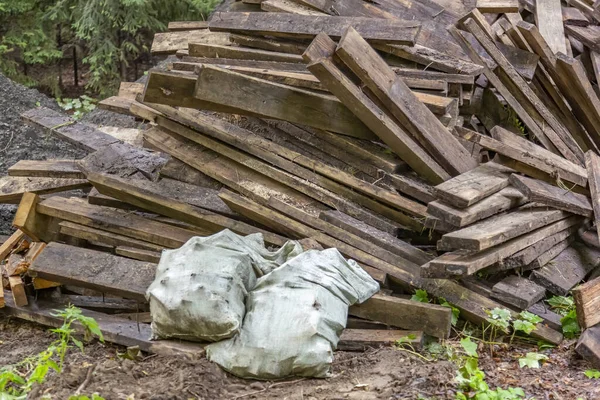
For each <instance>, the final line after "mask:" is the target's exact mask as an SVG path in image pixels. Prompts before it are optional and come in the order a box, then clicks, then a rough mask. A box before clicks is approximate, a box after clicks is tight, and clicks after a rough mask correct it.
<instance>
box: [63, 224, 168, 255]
mask: <svg viewBox="0 0 600 400" xmlns="http://www.w3.org/2000/svg"><path fill="white" fill-rule="evenodd" d="M60 232H61V233H63V234H65V235H68V236H73V237H76V238H79V239H84V240H88V241H91V242H98V243H103V244H106V245H109V246H115V247H116V246H128V247H135V248H139V249H144V250H153V251H162V250H164V249H165V247H164V246H159V245H156V244H152V243H150V242H145V241H143V240H139V239H134V238H131V237H127V236H124V235H119V234H116V233H114V232H108V231H104V230H102V229H96V228H91V227H89V226H85V225H80V224H76V223H73V222H69V221H63V222H61V223H60Z"/></svg>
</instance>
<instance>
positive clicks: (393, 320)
mask: <svg viewBox="0 0 600 400" xmlns="http://www.w3.org/2000/svg"><path fill="white" fill-rule="evenodd" d="M348 314H350V315H353V316H355V317H360V318H365V319H368V320H374V321H379V322H383V323H384V324H387V325H391V326H397V327H399V328H403V329H419V330H422V331H423V332H424V333H426V334H428V335H431V336H435V337H438V338H447V337H448V336H449V335H450V328H451V326H452V325H451V321H452V312H451V310H450V309H449V308H447V307H442V306H438V305H435V304H428V303H421V302H417V301H411V300H405V299H401V298H398V297H392V296H381V295H377V294H376V295H374V296H373V297H371V298H370V299H369V300H367V301H365V302H364V303H362V304H357V305H354V306H351V307H350V308H349V309H348Z"/></svg>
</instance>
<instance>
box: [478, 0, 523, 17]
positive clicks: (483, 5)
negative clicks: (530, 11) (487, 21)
mask: <svg viewBox="0 0 600 400" xmlns="http://www.w3.org/2000/svg"><path fill="white" fill-rule="evenodd" d="M477 9H478V10H479V11H480V12H482V13H490V14H496V13H499V14H503V13H518V12H519V1H518V0H477Z"/></svg>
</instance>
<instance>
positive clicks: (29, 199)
mask: <svg viewBox="0 0 600 400" xmlns="http://www.w3.org/2000/svg"><path fill="white" fill-rule="evenodd" d="M39 202H40V197H39V196H38V195H37V194H35V193H25V194H23V198H22V199H21V202H20V203H19V207H18V208H17V212H16V214H15V219H14V220H13V226H14V227H16V228H18V229H19V230H20V231H21V232H23V233H25V234H26V235H27V236H29V237H30V238H31V239H33V240H35V241H36V242H40V241H45V242H48V241H50V240H52V239H54V237H53V235H52V233H51V232H49V227H50V225H51V220H52V218H49V217H47V216H44V215H40V214H38V212H37V205H38V203H39Z"/></svg>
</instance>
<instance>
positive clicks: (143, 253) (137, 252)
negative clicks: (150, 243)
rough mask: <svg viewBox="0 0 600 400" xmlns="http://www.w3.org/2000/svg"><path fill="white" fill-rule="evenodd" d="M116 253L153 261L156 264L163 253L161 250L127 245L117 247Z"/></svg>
mask: <svg viewBox="0 0 600 400" xmlns="http://www.w3.org/2000/svg"><path fill="white" fill-rule="evenodd" d="M115 254H117V255H119V256H123V257H127V258H131V259H134V260H139V261H147V262H151V263H154V264H158V262H159V261H160V255H161V253H160V252H156V251H152V250H143V249H138V248H135V247H127V246H118V247H115Z"/></svg>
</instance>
